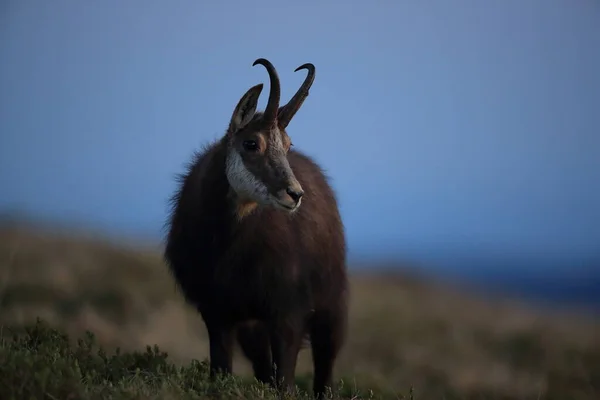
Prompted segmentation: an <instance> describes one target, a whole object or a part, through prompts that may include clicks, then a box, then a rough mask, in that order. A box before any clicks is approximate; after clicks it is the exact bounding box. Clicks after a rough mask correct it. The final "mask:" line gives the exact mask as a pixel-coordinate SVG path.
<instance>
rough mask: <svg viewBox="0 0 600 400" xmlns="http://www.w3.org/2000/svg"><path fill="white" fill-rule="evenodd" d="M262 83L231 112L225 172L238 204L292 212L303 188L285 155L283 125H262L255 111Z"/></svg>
mask: <svg viewBox="0 0 600 400" xmlns="http://www.w3.org/2000/svg"><path fill="white" fill-rule="evenodd" d="M262 87H263V85H262V84H259V85H256V86H254V87H252V88H250V89H249V90H248V92H246V94H244V96H242V98H241V99H240V101H239V103H238V105H237V107H236V108H235V110H234V112H233V115H232V118H231V122H230V124H229V129H228V131H227V139H228V150H227V158H226V167H225V173H226V175H227V180H228V181H229V184H230V186H231V188H232V189H233V191H234V192H235V194H236V195H237V198H238V203H239V204H245V205H253V204H254V205H256V204H260V205H263V206H273V207H276V208H278V209H281V210H284V211H287V212H294V211H296V210H297V209H298V208H299V207H300V203H301V199H302V195H303V190H302V187H301V185H300V183H299V182H298V180H297V179H296V177H295V176H294V172H293V171H292V169H291V168H290V164H289V162H288V159H287V154H288V151H289V149H290V146H291V141H290V138H289V136H288V135H287V133H286V132H285V130H284V129H282V128H280V127H278V126H277V124H274V126H268V125H265V124H264V122H263V120H262V114H257V113H256V106H257V103H258V97H259V95H260V92H261V91H262ZM242 213H243V211H242ZM239 214H240V211H238V215H239Z"/></svg>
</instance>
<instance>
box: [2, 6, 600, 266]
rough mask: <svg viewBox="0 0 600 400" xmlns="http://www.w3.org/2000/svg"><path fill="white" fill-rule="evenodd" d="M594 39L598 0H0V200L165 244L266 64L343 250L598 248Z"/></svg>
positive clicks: (599, 146) (598, 58) (598, 92)
mask: <svg viewBox="0 0 600 400" xmlns="http://www.w3.org/2000/svg"><path fill="white" fill-rule="evenodd" d="M599 49H600V3H598V2H597V1H594V0H580V1H570V0H528V1H516V0H506V1H494V2H492V1H485V2H484V1H474V0H472V1H468V0H457V1H453V2H449V1H442V0H435V1H433V0H432V1H428V2H423V1H416V0H415V1H394V2H392V1H377V2H358V1H353V2H344V3H342V2H302V3H300V2H276V1H263V2H253V3H249V2H241V1H239V2H208V1H177V0H171V1H169V2H165V1H141V0H136V1H133V0H131V1H127V2H123V1H116V0H105V1H102V2H83V1H63V0H54V1H41V0H39V1H33V0H31V1H17V0H4V1H3V2H2V5H1V6H0V58H1V59H2V63H0V87H1V88H2V90H1V91H0V132H1V136H0V187H1V188H2V191H1V192H0V209H2V208H7V207H10V208H19V209H21V210H24V211H28V212H33V213H36V214H41V215H44V216H49V217H53V218H65V219H74V220H81V221H85V222H86V223H88V224H91V225H92V226H96V227H98V228H102V229H109V230H112V231H115V232H125V233H128V234H144V235H149V236H155V237H157V236H158V235H160V234H161V228H162V224H163V222H164V219H165V217H166V211H167V199H168V197H169V196H170V195H171V193H172V191H173V190H174V188H175V186H174V184H175V182H174V180H173V177H174V175H175V174H176V173H179V172H181V171H182V167H183V165H184V163H186V162H187V161H188V160H189V157H190V155H191V153H192V151H193V150H194V149H196V148H198V147H199V146H200V145H201V144H202V143H204V142H206V141H208V140H212V139H214V138H217V137H218V136H220V135H221V134H222V133H223V132H224V129H225V128H226V126H227V123H228V121H229V118H230V116H231V113H232V111H233V108H234V106H235V104H236V103H237V101H238V99H239V98H240V96H241V95H242V94H243V93H244V92H245V91H246V90H247V89H248V88H249V87H251V86H253V85H255V84H257V83H259V82H264V83H265V85H266V89H268V77H267V74H266V72H265V70H264V69H263V68H262V67H259V66H257V67H252V62H253V61H254V60H255V59H256V58H259V57H266V58H268V59H269V60H271V61H272V62H273V63H274V64H275V66H276V67H277V69H278V71H279V75H280V78H281V81H282V86H283V87H282V99H283V100H287V99H288V98H289V97H290V96H291V95H292V94H293V93H294V92H295V90H296V89H297V87H298V86H299V85H300V83H301V82H302V80H303V79H304V76H305V71H303V72H299V73H294V72H293V70H294V69H295V68H296V67H297V66H299V65H301V64H303V63H305V62H312V63H314V64H315V66H316V68H317V76H316V80H315V83H314V85H313V88H312V90H311V94H310V96H309V98H308V99H307V101H306V102H305V103H304V105H303V107H302V109H301V110H300V111H299V112H298V114H297V115H296V117H295V119H294V120H293V121H292V123H291V124H290V126H289V128H288V133H289V134H290V135H291V137H292V138H293V141H294V144H295V146H296V148H297V149H300V150H303V151H305V152H306V153H308V154H310V155H312V156H314V158H315V159H316V160H317V161H318V162H319V163H320V164H321V165H322V166H323V167H324V168H325V169H326V170H327V171H328V173H329V175H330V176H331V177H332V184H333V186H334V188H335V189H336V191H337V192H338V196H339V200H340V205H341V209H342V213H343V218H344V221H345V224H346V228H347V233H348V240H349V245H350V250H351V255H354V256H373V255H379V256H381V257H387V256H391V255H394V254H397V255H412V254H432V253H435V252H445V251H446V252H448V251H458V252H462V251H466V252H469V251H473V252H486V251H488V252H494V253H502V254H510V255H514V256H520V255H523V256H525V255H534V256H535V255H541V254H545V255H548V256H551V257H554V256H556V257H577V256H581V255H593V254H598V251H599V249H600V72H598V71H600V50H599ZM264 93H265V94H266V93H268V90H265V91H264ZM265 104H266V95H265V96H263V97H262V98H261V100H260V107H261V108H263V107H264V105H265Z"/></svg>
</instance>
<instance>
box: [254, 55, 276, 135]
mask: <svg viewBox="0 0 600 400" xmlns="http://www.w3.org/2000/svg"><path fill="white" fill-rule="evenodd" d="M256 64H260V65H262V66H263V67H265V68H266V69H267V72H268V73H269V79H270V80H271V89H270V91H269V101H268V102H267V107H266V108H265V111H264V113H263V119H264V121H265V123H266V124H269V125H272V124H274V123H275V120H276V119H277V109H278V108H279V98H280V96H281V86H280V84H279V76H277V71H276V70H275V67H274V66H273V64H271V63H270V62H269V61H268V60H266V59H264V58H259V59H257V60H256V61H254V63H253V64H252V66H255V65H256Z"/></svg>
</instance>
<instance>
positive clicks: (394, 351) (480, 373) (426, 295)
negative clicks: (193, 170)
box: [0, 226, 600, 400]
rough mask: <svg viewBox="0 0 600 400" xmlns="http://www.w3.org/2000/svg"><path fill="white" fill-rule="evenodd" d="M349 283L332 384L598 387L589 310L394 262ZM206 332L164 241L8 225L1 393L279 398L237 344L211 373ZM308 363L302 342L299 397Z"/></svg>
mask: <svg viewBox="0 0 600 400" xmlns="http://www.w3.org/2000/svg"><path fill="white" fill-rule="evenodd" d="M351 285H352V288H351V289H352V302H351V307H350V328H349V337H348V341H347V344H346V347H345V348H344V351H343V353H342V354H341V356H340V359H339V363H338V365H337V369H336V377H337V380H338V382H339V383H340V385H339V387H337V388H335V389H334V398H356V399H358V398H382V399H388V398H389V399H396V398H400V399H402V398H407V399H408V398H414V399H418V400H421V399H423V400H429V399H492V400H500V399H507V400H508V399H521V400H524V399H547V400H559V399H560V400H563V399H569V400H571V399H573V400H588V399H590V400H591V399H597V398H600V321H598V320H595V319H593V318H592V317H591V316H585V315H578V314H576V313H574V312H571V311H568V310H565V311H562V312H558V311H554V312H552V313H544V312H542V311H540V310H534V309H530V308H526V307H524V306H523V305H522V304H519V303H513V302H508V301H506V302H499V301H496V302H492V301H491V300H484V299H480V298H474V297H472V296H470V295H468V294H465V293H460V291H458V290H457V289H452V288H450V287H445V286H444V285H439V284H434V283H431V282H423V281H420V280H417V279H409V278H407V277H406V276H400V275H398V276H389V275H388V276H385V277H382V276H376V275H371V276H366V275H365V276H361V275H355V276H353V277H352V282H351ZM38 318H41V320H42V321H43V322H40V321H38ZM36 321H37V322H36ZM88 331H90V332H93V335H91V334H90V333H89V332H88ZM207 345H208V341H207V337H206V332H205V331H204V326H203V324H202V321H201V319H200V317H199V316H198V315H197V313H195V312H194V310H193V309H191V307H189V306H187V305H185V304H184V303H183V301H182V299H181V296H180V294H179V293H177V291H176V288H175V285H174V284H173V281H172V279H171V277H170V276H169V275H168V273H167V271H166V268H165V265H164V264H163V263H162V260H161V258H160V254H159V252H157V251H156V249H152V248H144V247H140V246H133V245H124V244H120V245H117V244H114V243H110V242H107V241H105V240H100V239H97V238H93V237H89V236H87V237H86V236H85V235H81V234H78V235H75V234H60V233H58V232H57V231H52V230H46V231H43V230H41V229H33V228H26V227H20V226H4V227H0V398H2V399H12V398H14V399H30V398H31V399H38V398H46V399H60V400H62V399H106V398H112V399H121V398H124V399H171V398H173V399H175V398H177V399H182V398H247V399H253V398H261V399H269V398H276V395H275V393H273V391H272V390H271V389H270V388H268V387H266V386H264V385H260V384H257V383H256V382H254V380H253V379H252V377H251V374H250V367H249V365H248V363H247V362H246V361H245V360H244V359H243V358H242V357H241V355H240V354H239V352H238V354H236V359H235V363H234V370H235V374H236V376H234V377H228V378H224V379H221V380H218V381H217V382H213V383H211V382H210V381H209V379H208V375H207V372H208V370H207V363H206V358H207V354H208V346H207ZM159 348H160V350H159ZM119 349H120V350H119ZM166 353H168V357H167V356H166ZM310 364H311V358H310V350H309V349H306V350H304V351H303V352H302V353H301V355H300V360H299V365H298V374H297V375H298V378H297V384H298V387H299V398H303V397H307V395H306V392H310V387H311V375H312V374H311V368H310V367H311V366H310ZM412 388H414V392H413V391H412Z"/></svg>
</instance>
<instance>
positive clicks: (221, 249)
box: [203, 213, 312, 319]
mask: <svg viewBox="0 0 600 400" xmlns="http://www.w3.org/2000/svg"><path fill="white" fill-rule="evenodd" d="M261 218H262V223H263V224H265V219H264V218H266V221H269V220H270V221H273V218H277V216H275V217H274V216H273V215H272V214H269V213H263V214H259V213H257V214H256V215H253V216H252V217H247V220H246V221H240V222H238V223H237V225H235V226H233V228H232V229H231V230H230V231H228V232H222V233H221V232H214V233H215V235H216V236H215V237H214V239H215V241H214V242H213V244H214V245H213V246H210V249H209V248H207V249H206V250H207V251H208V252H209V253H211V257H209V258H210V259H211V260H213V261H212V262H211V265H206V264H205V265H203V268H206V269H207V270H206V272H209V271H210V273H209V274H207V275H208V276H207V275H205V278H207V279H206V280H205V281H204V285H203V286H204V289H205V290H204V293H205V294H206V296H204V297H205V298H204V301H205V302H207V303H209V304H211V306H214V305H218V308H219V309H221V310H223V312H226V313H228V314H229V315H232V316H233V317H234V318H236V319H248V318H258V319H261V318H269V317H272V316H274V315H275V314H278V313H287V312H290V311H293V309H297V308H306V309H310V308H311V307H312V300H311V293H310V290H309V288H310V285H309V274H308V271H307V269H306V266H307V265H303V264H306V262H305V260H303V257H302V255H301V254H300V253H299V252H297V251H294V250H295V249H294V246H295V236H294V235H293V234H290V233H289V232H291V230H286V232H287V234H286V233H285V232H283V231H282V230H279V229H271V230H268V229H265V225H262V226H259V225H257V223H260V221H261ZM269 218H270V219H269ZM266 225H270V224H266ZM287 228H291V227H287ZM220 235H222V236H220ZM303 267H304V268H303Z"/></svg>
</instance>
